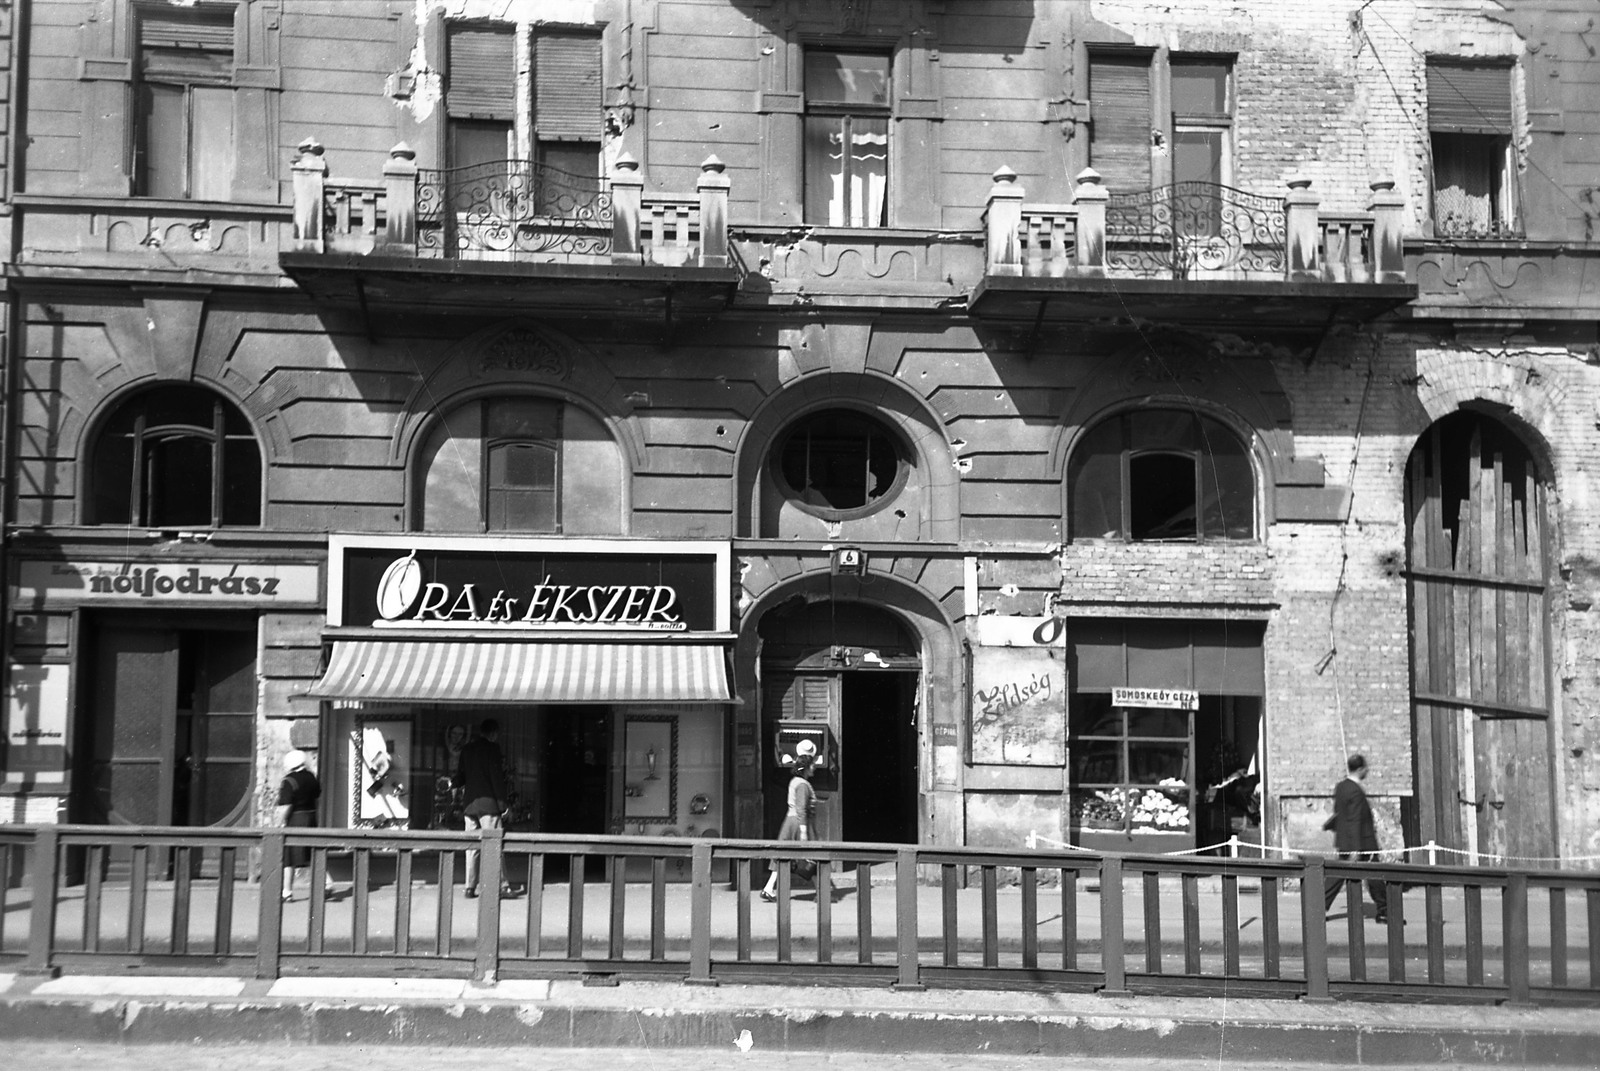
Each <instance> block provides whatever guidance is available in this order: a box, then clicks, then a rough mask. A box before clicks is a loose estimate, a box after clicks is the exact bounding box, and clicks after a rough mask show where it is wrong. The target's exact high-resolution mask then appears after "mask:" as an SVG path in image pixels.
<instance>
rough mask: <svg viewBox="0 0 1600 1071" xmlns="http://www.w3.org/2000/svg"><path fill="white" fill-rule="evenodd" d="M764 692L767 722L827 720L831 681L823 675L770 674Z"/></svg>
mask: <svg viewBox="0 0 1600 1071" xmlns="http://www.w3.org/2000/svg"><path fill="white" fill-rule="evenodd" d="M766 691H767V704H766V711H765V714H766V716H767V717H769V718H783V719H785V720H793V719H802V720H806V721H820V722H826V721H827V720H828V713H829V711H830V709H831V708H832V696H833V681H832V678H831V677H829V676H828V675H827V674H820V673H819V674H793V675H791V674H788V673H781V674H773V675H772V676H771V677H769V678H768V680H767V688H766Z"/></svg>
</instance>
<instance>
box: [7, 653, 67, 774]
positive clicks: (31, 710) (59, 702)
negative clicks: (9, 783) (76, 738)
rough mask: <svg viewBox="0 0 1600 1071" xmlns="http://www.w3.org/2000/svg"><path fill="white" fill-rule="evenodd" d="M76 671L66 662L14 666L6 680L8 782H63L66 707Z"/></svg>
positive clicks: (65, 751) (12, 664) (65, 758)
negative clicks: (22, 780)
mask: <svg viewBox="0 0 1600 1071" xmlns="http://www.w3.org/2000/svg"><path fill="white" fill-rule="evenodd" d="M71 678H72V667H71V666H70V665H67V664H66V663H61V662H51V663H46V664H42V665H41V664H33V663H18V662H13V663H11V665H10V666H9V667H8V672H7V675H6V707H5V733H6V774H7V779H8V780H13V781H15V780H20V779H23V778H28V779H30V780H34V781H42V782H60V781H62V780H64V778H65V776H66V775H65V773H64V770H65V768H66V761H67V707H68V702H67V700H68V698H69V691H70V689H69V682H70V680H71Z"/></svg>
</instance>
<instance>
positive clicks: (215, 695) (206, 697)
mask: <svg viewBox="0 0 1600 1071" xmlns="http://www.w3.org/2000/svg"><path fill="white" fill-rule="evenodd" d="M190 635H192V636H194V637H195V638H196V639H197V640H198V643H197V644H196V646H197V648H198V650H197V651H196V661H195V676H194V694H193V698H192V707H193V710H192V715H191V718H192V726H193V728H192V730H191V732H192V738H191V742H192V749H193V750H192V760H191V763H190V769H191V771H192V777H193V782H192V784H191V786H190V802H189V808H188V810H189V813H188V815H187V821H188V824H189V825H196V826H215V825H232V824H233V823H234V822H236V821H237V820H238V819H239V818H241V817H242V815H243V812H244V809H245V807H246V804H247V803H248V801H249V798H250V783H251V768H252V762H253V756H254V751H255V719H256V634H255V633H254V632H227V631H220V630H218V631H211V632H204V633H191V634H190ZM324 791H326V786H324Z"/></svg>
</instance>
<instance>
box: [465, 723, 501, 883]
mask: <svg viewBox="0 0 1600 1071" xmlns="http://www.w3.org/2000/svg"><path fill="white" fill-rule="evenodd" d="M499 738H500V723H499V722H497V721H495V720H494V719H493V718H485V719H484V720H483V722H482V723H480V724H479V726H478V735H477V737H476V738H474V739H473V741H472V742H471V743H469V744H467V745H466V746H465V747H463V748H462V749H461V757H460V758H459V759H458V760H457V761H456V776H455V783H456V784H457V785H460V786H461V787H462V788H463V789H464V790H465V791H464V792H463V793H462V794H463V795H464V796H465V797H466V800H467V806H466V810H465V812H464V813H465V815H466V819H467V830H468V832H473V831H476V830H480V829H498V828H499V827H500V816H501V814H502V813H503V812H504V811H505V809H506V803H507V798H506V797H507V793H506V779H505V758H504V757H503V756H502V755H501V754H500V745H499V743H497V741H498V740H499ZM478 862H479V860H478V853H477V851H476V850H473V849H468V851H467V897H468V898H469V899H470V898H472V897H474V896H477V895H478ZM510 891H511V890H510V887H509V886H508V885H502V886H501V889H500V894H501V895H502V896H505V895H509V894H510Z"/></svg>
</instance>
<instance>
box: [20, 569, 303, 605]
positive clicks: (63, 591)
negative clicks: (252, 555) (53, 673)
mask: <svg viewBox="0 0 1600 1071" xmlns="http://www.w3.org/2000/svg"><path fill="white" fill-rule="evenodd" d="M318 580H319V573H318V567H317V566H316V565H313V564H310V563H294V562H210V561H208V562H131V561H125V562H113V561H38V560H26V559H24V560H23V561H21V562H19V563H18V564H17V588H16V605H18V606H29V607H37V606H43V605H46V604H61V603H98V602H128V601H134V600H137V601H141V602H142V601H144V600H151V601H155V602H163V603H190V604H197V603H198V604H204V605H208V606H228V605H244V604H259V603H272V604H289V605H304V606H315V605H317V603H318V602H319V601H320V599H321V594H322V592H321V587H320V586H319V584H318Z"/></svg>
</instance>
